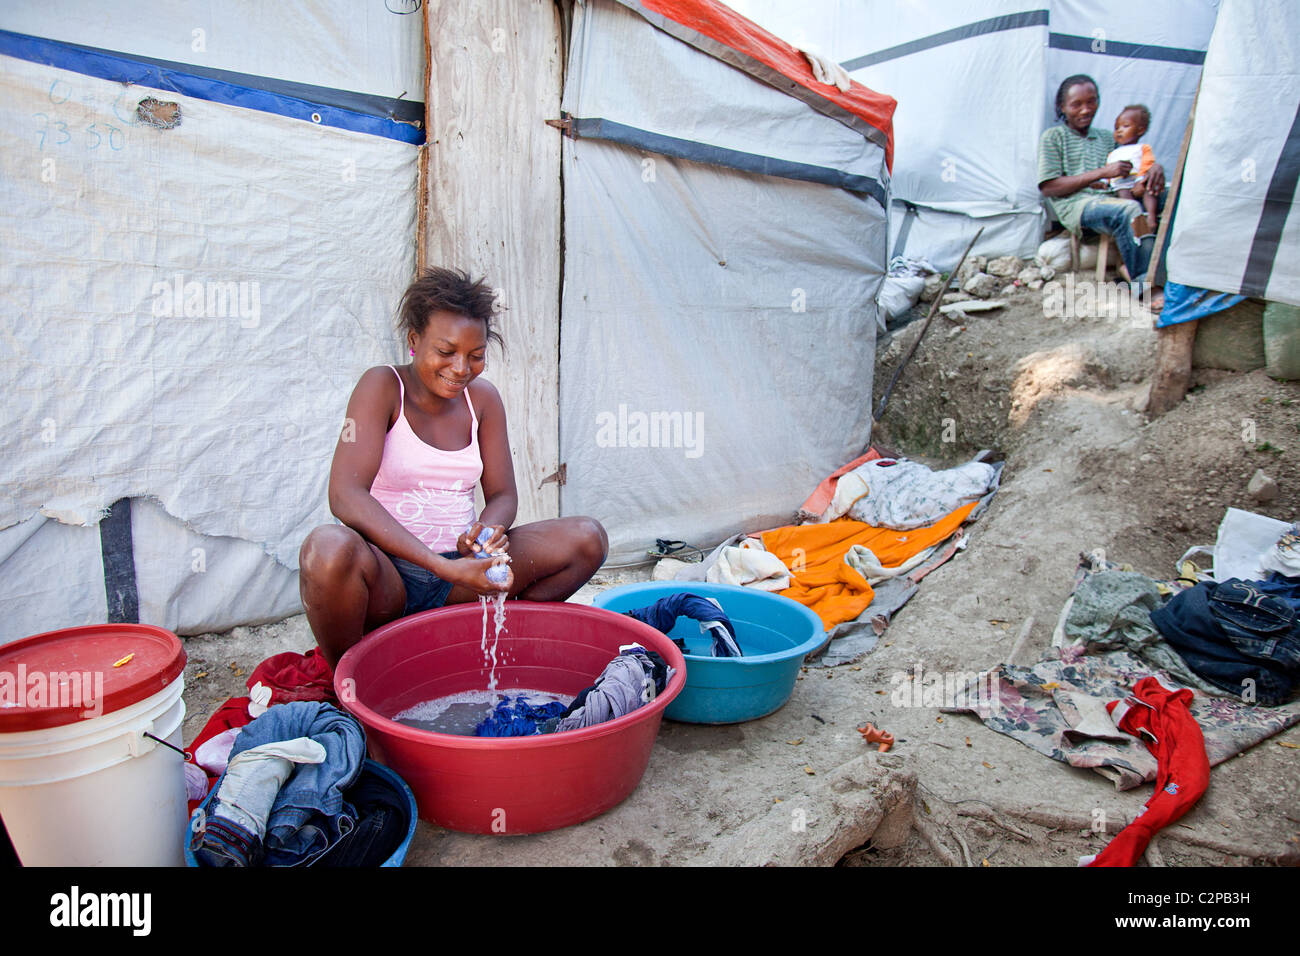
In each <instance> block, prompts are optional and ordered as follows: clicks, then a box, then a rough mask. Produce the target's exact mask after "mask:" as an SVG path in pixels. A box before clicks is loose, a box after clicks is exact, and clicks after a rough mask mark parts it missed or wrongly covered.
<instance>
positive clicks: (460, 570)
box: [443, 554, 515, 597]
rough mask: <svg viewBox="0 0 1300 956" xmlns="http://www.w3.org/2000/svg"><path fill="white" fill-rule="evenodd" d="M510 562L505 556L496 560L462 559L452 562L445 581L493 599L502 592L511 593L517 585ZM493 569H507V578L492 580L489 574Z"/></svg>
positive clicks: (444, 576)
mask: <svg viewBox="0 0 1300 956" xmlns="http://www.w3.org/2000/svg"><path fill="white" fill-rule="evenodd" d="M509 561H510V558H509V556H508V555H504V554H502V555H498V556H496V557H494V558H462V559H461V560H459V561H452V562H450V564H451V567H450V568H449V569H448V570H447V572H446V573H445V574H444V575H443V579H444V580H446V581H450V582H451V583H452V584H459V585H460V586H461V587H464V588H468V589H469V590H471V591H473V592H474V593H475V594H480V595H484V596H486V597H492V596H493V595H495V594H498V593H500V592H502V591H504V592H506V593H509V591H510V588H511V587H513V586H514V583H515V573H514V571H513V570H511V568H510V564H509ZM492 567H502V568H505V577H504V578H503V579H501V580H499V581H493V580H491V579H490V578H489V577H488V576H487V572H488V569H489V568H492Z"/></svg>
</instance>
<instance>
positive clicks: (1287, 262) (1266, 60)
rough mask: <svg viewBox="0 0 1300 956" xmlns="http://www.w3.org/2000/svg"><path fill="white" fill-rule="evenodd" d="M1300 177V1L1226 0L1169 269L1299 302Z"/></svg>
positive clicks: (1189, 280)
mask: <svg viewBox="0 0 1300 956" xmlns="http://www.w3.org/2000/svg"><path fill="white" fill-rule="evenodd" d="M1247 65H1248V66H1247ZM1298 178H1300V7H1298V6H1296V5H1294V4H1273V3H1261V2H1253V0H1225V2H1224V4H1223V9H1222V10H1221V11H1220V13H1219V19H1218V23H1217V24H1216V25H1215V28H1214V36H1213V38H1212V39H1211V41H1210V47H1209V49H1208V50H1207V51H1206V54H1205V72H1204V75H1203V77H1202V79H1201V91H1200V96H1199V99H1198V100H1197V106H1196V122H1195V125H1194V127H1193V130H1192V140H1191V144H1190V146H1189V147H1188V151H1187V166H1186V168H1185V170H1184V172H1183V181H1182V186H1181V189H1180V192H1179V197H1178V218H1177V219H1176V220H1175V222H1174V227H1173V233H1172V239H1171V243H1170V247H1169V277H1170V278H1171V279H1173V280H1174V281H1175V282H1180V283H1182V284H1184V285H1191V286H1196V287H1199V288H1205V289H1214V290H1216V291H1219V292H1234V293H1235V292H1240V293H1243V294H1245V295H1249V296H1256V297H1259V298H1265V299H1271V300H1273V301H1276V302H1287V303H1290V304H1292V305H1300V214H1297V212H1296V209H1295V205H1296V181H1297V179H1298Z"/></svg>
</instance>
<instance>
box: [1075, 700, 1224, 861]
mask: <svg viewBox="0 0 1300 956" xmlns="http://www.w3.org/2000/svg"><path fill="white" fill-rule="evenodd" d="M1191 701H1192V692H1191V691H1190V690H1187V689H1186V688H1182V689H1180V690H1170V689H1169V688H1168V687H1165V686H1164V685H1163V684H1161V683H1160V681H1158V680H1157V679H1156V678H1154V677H1144V678H1142V679H1141V680H1140V681H1138V682H1137V684H1136V685H1135V686H1134V688H1133V693H1132V695H1131V696H1130V697H1129V698H1128V699H1127V700H1122V701H1119V700H1114V701H1111V702H1110V703H1109V704H1107V705H1106V709H1107V710H1109V711H1110V712H1111V716H1114V714H1115V712H1116V711H1117V710H1119V711H1120V713H1121V716H1120V719H1119V720H1118V721H1117V722H1116V726H1118V727H1119V729H1120V730H1122V731H1124V732H1125V733H1130V734H1132V735H1133V736H1134V737H1137V738H1138V739H1140V740H1141V741H1142V742H1143V743H1145V744H1146V745H1147V749H1148V750H1150V751H1151V753H1152V754H1154V755H1155V758H1156V760H1157V762H1158V769H1157V770H1156V792H1155V794H1154V795H1152V797H1151V799H1150V800H1148V801H1147V802H1146V806H1145V807H1144V808H1143V810H1142V813H1141V814H1140V815H1139V816H1138V818H1137V819H1136V820H1134V821H1133V822H1132V823H1130V824H1129V825H1128V826H1126V827H1125V828H1124V829H1123V830H1121V831H1120V832H1119V833H1117V834H1115V838H1114V839H1113V840H1111V841H1110V843H1108V844H1106V848H1105V849H1104V850H1102V851H1101V852H1100V853H1098V854H1097V858H1096V859H1095V860H1093V861H1092V862H1091V863H1089V864H1088V865H1089V866H1133V865H1134V864H1135V863H1136V862H1137V860H1138V858H1139V857H1140V856H1141V855H1142V854H1143V852H1145V850H1146V848H1147V844H1148V843H1150V842H1151V838H1152V837H1153V836H1155V835H1156V833H1157V832H1159V831H1160V830H1162V829H1163V828H1164V827H1167V826H1168V825H1169V824H1171V823H1173V822H1174V821H1175V820H1177V819H1178V818H1179V817H1181V816H1182V815H1183V814H1184V813H1186V812H1187V811H1188V810H1190V809H1191V808H1192V807H1193V805H1195V803H1196V801H1197V800H1199V799H1201V795H1202V794H1203V793H1205V790H1206V788H1207V787H1209V785H1210V758H1209V757H1208V756H1207V755H1206V753H1205V737H1204V735H1203V734H1202V733H1201V728H1200V726H1199V725H1198V724H1197V723H1196V719H1195V718H1194V717H1192V713H1191V711H1190V710H1188V709H1187V705H1188V704H1190V703H1191Z"/></svg>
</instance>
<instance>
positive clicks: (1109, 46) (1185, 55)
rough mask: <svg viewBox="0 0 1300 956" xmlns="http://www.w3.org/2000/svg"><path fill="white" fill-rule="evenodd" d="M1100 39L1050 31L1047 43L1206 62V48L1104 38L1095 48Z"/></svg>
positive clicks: (1149, 57)
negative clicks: (1098, 46)
mask: <svg viewBox="0 0 1300 956" xmlns="http://www.w3.org/2000/svg"><path fill="white" fill-rule="evenodd" d="M1098 39H1099V38H1098V37H1081V36H1075V35H1074V34H1072V33H1049V34H1047V45H1048V46H1049V47H1051V48H1052V49H1053V50H1072V51H1074V52H1075V53H1095V54H1096V55H1097V56H1122V57H1124V58H1125V59H1134V60H1162V61H1164V62H1165V63H1191V64H1194V65H1196V66H1200V65H1201V64H1202V63H1204V62H1205V51H1204V50H1187V49H1184V48H1183V47H1179V46H1154V45H1152V44H1149V43H1125V42H1124V41H1122V40H1104V41H1103V45H1102V48H1101V49H1100V50H1094V49H1093V48H1092V45H1093V44H1094V43H1096V42H1097V40H1098Z"/></svg>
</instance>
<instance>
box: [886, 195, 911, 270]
mask: <svg viewBox="0 0 1300 956" xmlns="http://www.w3.org/2000/svg"><path fill="white" fill-rule="evenodd" d="M903 207H904V211H903V224H902V225H901V226H899V227H898V239H897V240H896V241H895V242H894V255H893V256H891V257H890V258H894V257H897V256H901V255H902V254H903V250H904V249H906V248H907V234H908V233H909V232H911V231H912V222H913V221H914V220H915V219H916V206H914V205H913V204H912V203H910V202H904V203H903Z"/></svg>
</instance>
